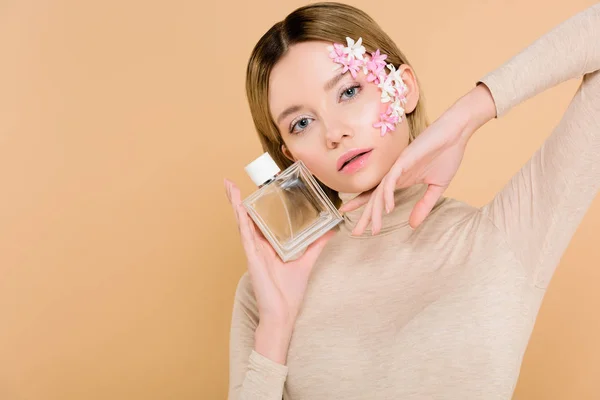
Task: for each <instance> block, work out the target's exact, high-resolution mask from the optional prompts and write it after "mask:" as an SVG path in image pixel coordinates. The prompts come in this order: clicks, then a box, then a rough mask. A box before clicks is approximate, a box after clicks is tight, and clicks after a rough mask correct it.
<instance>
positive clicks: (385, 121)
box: [373, 107, 398, 136]
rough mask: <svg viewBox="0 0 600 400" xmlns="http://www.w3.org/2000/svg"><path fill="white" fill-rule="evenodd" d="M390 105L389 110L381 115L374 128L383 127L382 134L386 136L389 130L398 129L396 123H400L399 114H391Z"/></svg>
mask: <svg viewBox="0 0 600 400" xmlns="http://www.w3.org/2000/svg"><path fill="white" fill-rule="evenodd" d="M390 110H391V109H390V107H388V109H387V112H385V113H381V114H380V115H379V121H378V122H375V123H374V124H373V127H374V128H381V136H385V134H386V133H387V132H388V131H394V130H396V124H397V123H398V116H397V115H391V111H390Z"/></svg>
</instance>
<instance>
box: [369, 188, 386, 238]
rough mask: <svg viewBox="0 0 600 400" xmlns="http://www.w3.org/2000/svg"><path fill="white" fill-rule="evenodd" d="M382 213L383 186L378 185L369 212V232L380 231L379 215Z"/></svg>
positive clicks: (376, 232)
mask: <svg viewBox="0 0 600 400" xmlns="http://www.w3.org/2000/svg"><path fill="white" fill-rule="evenodd" d="M382 214H383V187H378V188H377V190H376V191H375V193H374V199H373V212H372V213H371V234H373V235H377V234H378V233H379V232H380V231H381V216H382Z"/></svg>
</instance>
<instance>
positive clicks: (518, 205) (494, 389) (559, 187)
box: [229, 4, 600, 400]
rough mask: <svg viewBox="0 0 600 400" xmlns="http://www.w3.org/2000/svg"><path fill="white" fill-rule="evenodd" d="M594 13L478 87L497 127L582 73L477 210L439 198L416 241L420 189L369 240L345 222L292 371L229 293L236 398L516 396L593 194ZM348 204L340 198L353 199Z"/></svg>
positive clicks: (306, 316) (245, 288)
mask: <svg viewBox="0 0 600 400" xmlns="http://www.w3.org/2000/svg"><path fill="white" fill-rule="evenodd" d="M599 69H600V4H598V5H595V6H593V7H591V8H589V9H587V10H585V11H583V12H581V13H579V14H577V15H575V16H573V17H572V18H570V19H568V20H567V21H565V22H563V23H562V24H560V25H559V26H557V27H556V28H554V29H553V30H552V31H550V32H549V33H547V34H545V35H544V36H542V37H541V38H540V39H538V40H537V41H535V42H534V43H533V44H532V45H530V46H529V47H528V48H526V49H525V50H524V51H523V52H521V53H520V54H518V55H517V56H515V57H514V58H512V59H511V60H509V61H508V62H507V63H506V64H504V65H502V66H501V67H500V68H498V69H496V70H495V71H493V72H491V73H490V74H488V75H487V76H486V77H484V78H483V79H482V80H481V82H483V83H485V84H486V85H487V86H488V87H489V89H490V90H491V93H492V96H493V98H494V101H495V104H496V110H497V115H498V117H501V116H503V115H504V114H506V112H508V111H509V110H510V109H511V108H512V107H514V106H516V105H517V104H519V103H521V102H522V101H524V100H526V99H528V98H530V97H532V96H534V95H536V94H537V93H540V92H542V91H543V90H546V89H548V88H550V87H552V86H554V85H557V84H558V83H561V82H563V81H566V80H568V79H571V78H576V77H580V76H582V75H583V82H582V84H581V86H580V87H579V90H578V91H577V94H576V95H575V97H574V98H573V100H572V102H571V104H570V105H569V108H568V109H567V111H566V112H565V114H564V117H563V118H562V120H561V122H560V123H559V125H558V126H557V127H556V128H555V130H554V131H553V133H552V134H551V135H550V137H549V138H548V139H547V140H546V141H545V143H544V144H543V146H542V147H541V148H540V149H539V150H538V151H537V152H536V153H535V154H534V155H533V157H532V158H531V159H530V160H529V161H528V162H527V164H526V165H524V166H523V168H522V169H521V170H520V171H519V172H518V173H517V174H516V175H515V176H514V177H513V178H512V180H511V181H510V182H509V183H508V184H507V185H506V186H505V187H504V188H503V189H502V191H500V192H499V193H498V194H497V195H496V196H495V197H494V199H493V200H492V201H491V202H490V203H489V204H487V205H485V206H484V207H482V208H475V207H471V206H469V205H467V204H464V203H462V202H460V201H457V200H453V199H449V198H444V199H442V200H440V201H439V203H438V204H437V206H436V207H435V208H434V210H433V211H432V213H431V214H430V215H429V217H428V218H427V219H426V220H425V222H424V223H423V224H422V225H421V226H420V227H419V228H417V229H416V230H415V231H412V230H411V229H410V227H409V226H408V223H407V220H408V215H409V213H410V211H411V209H412V207H413V205H414V204H415V202H416V200H417V199H418V198H419V197H420V196H421V194H422V193H423V187H422V186H413V187H411V188H408V189H405V190H400V191H397V192H396V204H397V205H398V206H397V208H395V209H394V211H393V212H392V213H391V214H388V215H385V217H384V221H383V229H382V231H381V233H380V234H379V235H377V236H374V237H372V236H371V235H370V232H369V231H367V232H365V234H364V235H363V236H362V237H358V238H357V237H351V236H350V231H351V229H352V227H353V225H354V224H355V223H356V221H357V219H358V217H359V216H360V214H361V212H362V209H359V210H356V211H354V212H351V213H348V214H346V216H345V221H344V223H343V226H342V227H341V229H340V231H339V232H338V233H337V234H336V236H335V237H334V238H333V239H332V240H331V241H330V242H329V243H328V245H327V246H326V248H325V250H324V251H323V253H322V254H321V256H320V258H319V260H318V261H317V264H316V265H315V267H314V269H313V272H312V275H311V278H310V280H309V284H308V289H307V292H306V297H305V300H304V304H303V307H302V310H301V313H300V315H299V317H298V319H297V322H296V325H295V329H294V332H293V336H292V339H291V343H290V346H289V351H288V357H287V365H281V364H278V363H275V362H273V361H271V360H270V359H268V358H266V357H264V356H262V355H260V354H259V353H257V352H256V351H254V350H253V346H254V331H255V329H256V326H257V324H258V313H257V308H256V302H255V299H254V295H253V292H252V287H251V284H250V280H249V277H248V275H247V273H246V274H244V275H243V276H242V277H241V279H240V281H239V284H238V288H237V291H236V293H235V302H234V307H233V316H232V322H231V341H230V382H229V398H230V399H260V400H271V399H272V400H280V399H282V397H283V398H284V399H301V400H319V399H344V400H358V399H403V400H404V399H437V400H439V399H453V400H456V399H461V400H464V399H478V400H479V399H486V400H490V399H510V397H511V395H512V393H513V390H514V387H515V383H516V381H517V378H518V375H519V370H520V366H521V361H522V357H523V354H524V352H525V349H526V346H527V343H528V341H529V337H530V334H531V331H532V328H533V325H534V322H535V319H536V316H537V313H538V309H539V307H540V303H541V301H542V297H543V296H544V293H545V289H546V287H547V285H548V283H549V281H550V278H551V277H552V274H553V272H554V270H555V268H556V266H557V264H558V262H559V260H560V257H561V255H562V254H563V252H564V250H565V248H566V247H567V245H568V243H569V241H570V239H571V237H572V235H573V233H574V232H575V229H576V228H577V226H578V224H579V223H580V221H581V219H582V217H583V215H584V214H585V212H586V210H587V208H588V206H589V205H590V203H591V201H592V200H593V199H594V197H595V196H596V194H597V192H598V189H599V187H600V72H598V70H599ZM350 198H351V196H350V195H342V199H343V200H344V201H348V200H349V199H350Z"/></svg>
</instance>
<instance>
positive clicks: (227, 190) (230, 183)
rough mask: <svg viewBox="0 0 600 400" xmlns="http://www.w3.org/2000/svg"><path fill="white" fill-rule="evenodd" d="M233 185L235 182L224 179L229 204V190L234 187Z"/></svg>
mask: <svg viewBox="0 0 600 400" xmlns="http://www.w3.org/2000/svg"><path fill="white" fill-rule="evenodd" d="M232 183H233V182H231V181H230V180H229V179H227V178H225V179H223V185H224V186H225V194H226V195H227V200H229V203H231V193H230V192H229V188H230V186H231V185H232Z"/></svg>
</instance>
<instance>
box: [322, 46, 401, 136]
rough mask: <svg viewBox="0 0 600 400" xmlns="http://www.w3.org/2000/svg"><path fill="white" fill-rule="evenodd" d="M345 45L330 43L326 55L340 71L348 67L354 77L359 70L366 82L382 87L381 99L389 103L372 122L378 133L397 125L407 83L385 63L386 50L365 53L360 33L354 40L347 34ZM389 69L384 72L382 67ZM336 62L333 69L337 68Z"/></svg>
mask: <svg viewBox="0 0 600 400" xmlns="http://www.w3.org/2000/svg"><path fill="white" fill-rule="evenodd" d="M346 44H347V45H346V46H344V45H343V44H340V43H333V46H327V50H328V51H329V58H331V59H332V60H333V61H334V62H335V63H336V64H341V66H342V67H343V69H342V72H341V73H342V74H343V73H346V72H348V71H350V74H351V75H352V77H353V78H356V76H357V75H358V72H360V71H361V70H362V72H363V73H364V74H365V75H366V76H367V82H372V83H374V84H376V85H377V86H378V87H379V88H380V89H381V102H382V103H389V105H388V108H387V110H386V112H385V113H382V114H381V115H380V116H379V121H377V122H375V123H374V124H373V127H374V128H380V129H381V136H384V135H385V134H386V133H387V132H389V131H393V130H395V129H396V124H398V123H399V122H401V121H402V116H403V115H404V113H405V110H404V105H405V104H406V102H407V100H406V94H407V93H408V87H407V86H406V84H405V83H404V81H402V77H401V74H400V70H396V67H395V66H394V65H393V64H391V63H390V64H386V62H385V60H386V59H387V57H388V56H387V54H381V52H380V50H379V49H377V50H375V51H374V52H372V53H371V55H370V56H369V55H366V49H365V47H364V46H363V45H362V37H360V38H358V40H357V41H356V42H355V41H354V40H353V39H351V38H349V37H347V38H346ZM386 67H387V68H388V69H389V70H390V72H389V73H386V71H385V68H386ZM339 68H340V66H336V68H335V69H339Z"/></svg>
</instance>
